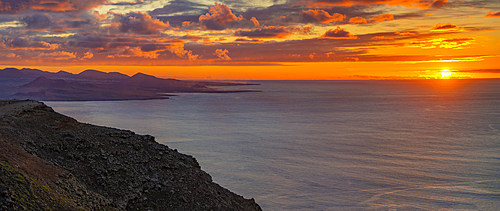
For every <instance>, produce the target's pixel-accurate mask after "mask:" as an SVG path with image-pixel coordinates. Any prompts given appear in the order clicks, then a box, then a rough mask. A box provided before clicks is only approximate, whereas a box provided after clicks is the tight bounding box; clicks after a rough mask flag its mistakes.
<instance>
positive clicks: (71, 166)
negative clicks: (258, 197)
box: [0, 100, 261, 210]
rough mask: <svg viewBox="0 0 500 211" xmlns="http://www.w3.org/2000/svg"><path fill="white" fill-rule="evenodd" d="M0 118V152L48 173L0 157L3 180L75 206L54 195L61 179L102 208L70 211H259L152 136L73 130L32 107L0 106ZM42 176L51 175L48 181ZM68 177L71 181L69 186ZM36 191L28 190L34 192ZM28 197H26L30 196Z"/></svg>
mask: <svg viewBox="0 0 500 211" xmlns="http://www.w3.org/2000/svg"><path fill="white" fill-rule="evenodd" d="M0 116H1V119H2V121H1V122H0V141H1V144H3V145H11V146H12V147H13V148H14V149H16V150H17V151H20V152H23V153H24V154H25V156H27V157H30V158H31V157H38V158H40V159H42V160H43V161H41V162H45V163H46V165H49V166H53V168H45V169H47V171H48V172H45V171H44V169H41V170H40V172H36V174H35V173H32V172H30V171H29V169H30V168H29V165H24V166H23V165H19V164H14V162H13V160H15V159H16V157H15V156H14V157H12V156H9V155H12V153H8V152H5V151H0V153H2V154H0V158H1V160H2V166H1V167H2V168H3V169H4V168H5V169H11V171H9V172H21V173H20V175H25V176H23V178H28V177H29V178H32V179H34V181H35V180H36V181H40V182H41V183H40V184H44V186H45V187H47V188H48V189H50V191H52V192H54V194H56V195H57V196H60V198H61V200H62V199H67V198H75V200H76V201H78V200H83V198H81V197H80V198H78V197H77V196H75V194H76V193H74V192H75V191H73V190H70V191H68V190H66V191H62V188H61V187H62V186H65V185H66V186H67V185H68V179H66V180H64V179H61V178H62V177H63V176H64V175H70V176H66V178H70V180H71V181H73V180H74V181H75V182H77V183H78V184H80V186H81V187H86V188H87V189H86V190H84V191H83V192H86V193H88V194H86V195H85V194H84V195H85V196H92V195H95V197H94V198H100V199H102V200H100V201H101V202H102V203H97V202H96V203H92V204H91V205H89V204H87V205H85V204H84V203H76V204H73V205H74V206H76V207H78V206H80V205H81V206H83V207H84V208H85V209H89V210H94V209H97V208H95V207H93V206H94V205H95V206H98V207H99V209H103V210H113V209H118V210H131V209H135V208H144V206H147V207H149V208H150V209H152V210H261V208H260V206H259V205H258V204H256V203H255V201H254V200H253V199H244V198H243V197H242V196H239V195H236V194H234V193H232V192H231V191H229V190H227V189H224V188H222V187H221V186H219V185H218V184H216V183H214V182H213V181H212V178H211V176H210V175H208V174H207V173H206V172H204V171H203V170H201V167H200V166H199V164H198V162H197V161H196V159H195V158H194V157H192V156H189V155H184V154H181V153H178V152H177V150H174V149H170V148H168V146H166V145H162V144H159V143H158V142H156V141H155V139H154V137H153V136H150V135H138V134H135V133H134V132H132V131H128V130H119V129H114V128H109V127H103V126H95V125H90V124H84V123H79V122H77V121H76V120H74V119H72V118H71V117H67V116H64V115H61V114H59V113H56V112H54V111H53V110H52V109H51V108H50V107H48V106H46V105H45V104H43V103H41V102H37V101H32V100H10V101H0ZM12 147H11V148H12ZM10 152H12V150H11V151H10ZM6 153H7V154H6ZM33 159H35V158H33ZM17 160H26V159H17ZM28 160H29V159H28ZM4 164H5V165H4ZM12 168H14V170H15V171H14V170H12ZM50 169H59V170H57V171H58V173H55V172H54V171H49V170H50ZM2 172H4V171H2ZM39 175H52V176H51V178H54V179H52V180H50V181H49V180H47V179H46V178H45V179H44V177H40V176H39ZM71 175H72V176H71ZM73 177H74V178H75V179H71V178H73ZM30 181H31V180H30ZM8 184H13V183H8ZM8 184H7V183H1V184H0V186H2V187H0V188H3V189H6V193H13V192H14V193H15V194H10V195H9V196H16V195H20V194H19V191H23V190H24V189H26V188H24V189H23V188H21V189H19V187H18V186H12V185H10V186H9V185H8ZM28 184H31V183H28ZM33 184H35V183H33ZM36 184H38V183H36ZM75 184H76V183H75ZM80 186H78V187H80ZM16 187H18V188H17V189H16ZM36 187H38V186H36ZM36 187H35V186H33V187H32V190H38V189H37V188H36ZM33 188H34V189H33ZM66 189H67V188H66ZM70 189H71V188H70ZM30 190H31V189H30ZM16 191H17V192H16ZM28 192H29V190H28ZM35 192H36V191H35ZM35 192H32V193H30V194H31V195H36V193H35ZM80 192H82V191H80ZM96 194H97V195H96ZM25 195H26V194H25ZM28 195H29V194H28ZM101 197H102V198H101ZM31 200H32V201H33V202H34V203H31V204H32V205H33V206H35V205H36V204H37V203H38V204H40V203H41V202H40V200H41V199H40V198H38V199H37V198H36V197H34V198H33V197H32V198H31ZM106 200H107V201H106ZM10 201H13V203H10V202H8V203H7V202H6V204H5V205H6V206H11V207H15V206H21V207H23V206H24V207H25V206H28V205H27V204H26V203H24V201H19V200H17V201H16V200H10ZM28 201H29V200H28ZM35 202H36V203H35ZM63 202H64V200H62V201H60V203H56V204H55V205H53V206H52V205H51V206H52V209H57V207H58V206H59V207H61V206H63V205H64V206H66V207H68V206H69V207H71V206H73V205H71V204H64V203H63ZM23 203H24V204H23ZM61 203H63V204H61ZM70 205H71V206H70ZM77 205H78V206H77ZM64 206H63V207H64ZM32 208H33V209H35V208H36V206H35V207H32Z"/></svg>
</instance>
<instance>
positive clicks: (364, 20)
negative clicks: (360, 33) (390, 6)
mask: <svg viewBox="0 0 500 211" xmlns="http://www.w3.org/2000/svg"><path fill="white" fill-rule="evenodd" d="M367 22H368V21H367V20H366V19H365V18H363V17H354V18H351V19H349V23H367Z"/></svg>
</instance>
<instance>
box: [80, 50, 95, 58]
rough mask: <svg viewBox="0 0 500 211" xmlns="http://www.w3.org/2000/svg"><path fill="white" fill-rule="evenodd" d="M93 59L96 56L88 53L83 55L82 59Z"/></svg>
mask: <svg viewBox="0 0 500 211" xmlns="http://www.w3.org/2000/svg"><path fill="white" fill-rule="evenodd" d="M92 57H94V54H93V53H91V52H90V51H88V52H86V53H85V54H84V55H83V57H82V59H92Z"/></svg>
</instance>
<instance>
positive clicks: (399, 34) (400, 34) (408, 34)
mask: <svg viewBox="0 0 500 211" xmlns="http://www.w3.org/2000/svg"><path fill="white" fill-rule="evenodd" d="M394 34H395V35H398V36H410V35H417V34H416V33H413V32H394Z"/></svg>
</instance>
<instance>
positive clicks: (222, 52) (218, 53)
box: [214, 49, 231, 60]
mask: <svg viewBox="0 0 500 211" xmlns="http://www.w3.org/2000/svg"><path fill="white" fill-rule="evenodd" d="M228 53H229V51H228V50H226V49H224V50H222V49H215V53H214V55H216V56H217V57H219V59H222V60H231V58H230V57H229V56H228V55H227V54H228Z"/></svg>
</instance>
